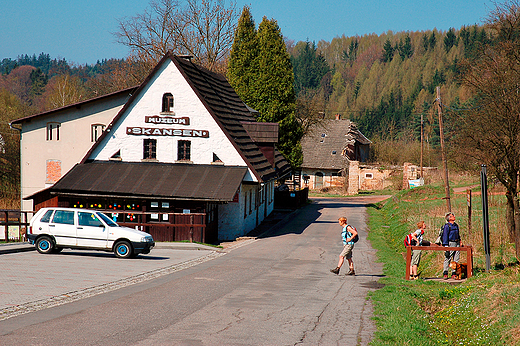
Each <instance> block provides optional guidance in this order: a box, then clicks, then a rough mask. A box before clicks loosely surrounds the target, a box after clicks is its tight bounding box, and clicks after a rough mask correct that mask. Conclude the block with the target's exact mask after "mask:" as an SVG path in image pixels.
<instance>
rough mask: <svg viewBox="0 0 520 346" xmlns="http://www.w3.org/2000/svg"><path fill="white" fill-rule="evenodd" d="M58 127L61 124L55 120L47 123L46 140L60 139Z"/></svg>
mask: <svg viewBox="0 0 520 346" xmlns="http://www.w3.org/2000/svg"><path fill="white" fill-rule="evenodd" d="M60 128H61V124H60V123H56V122H51V123H47V140H48V141H59V140H60Z"/></svg>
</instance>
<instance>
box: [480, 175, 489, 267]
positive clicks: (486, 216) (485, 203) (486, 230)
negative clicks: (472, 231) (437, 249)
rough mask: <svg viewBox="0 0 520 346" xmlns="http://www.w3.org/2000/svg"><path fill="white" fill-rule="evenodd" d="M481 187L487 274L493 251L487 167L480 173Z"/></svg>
mask: <svg viewBox="0 0 520 346" xmlns="http://www.w3.org/2000/svg"><path fill="white" fill-rule="evenodd" d="M480 186H481V188H480V189H481V191H482V227H483V229H484V252H485V254H486V272H488V273H489V270H490V269H491V250H490V247H489V214H488V199H487V172H486V165H482V170H481V171H480Z"/></svg>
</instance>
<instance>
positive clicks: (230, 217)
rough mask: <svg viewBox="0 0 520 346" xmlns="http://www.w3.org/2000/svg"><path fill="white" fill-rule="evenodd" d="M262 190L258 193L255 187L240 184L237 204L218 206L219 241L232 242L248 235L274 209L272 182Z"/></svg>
mask: <svg viewBox="0 0 520 346" xmlns="http://www.w3.org/2000/svg"><path fill="white" fill-rule="evenodd" d="M263 189H264V190H263V192H260V191H259V190H258V186H256V185H244V184H242V186H241V188H240V194H239V200H238V202H234V203H228V204H223V205H220V206H219V216H218V217H219V226H218V228H219V238H220V239H221V240H233V239H236V238H237V237H240V236H243V235H245V234H247V233H249V232H250V231H252V230H253V229H254V228H255V227H256V226H257V225H259V224H260V223H261V222H262V221H263V220H264V219H265V216H267V215H269V214H271V212H272V211H273V209H274V182H273V181H270V182H269V183H267V184H265V185H264V186H263ZM262 193H263V196H264V197H263V199H262V197H261V194H262ZM257 202H258V203H257Z"/></svg>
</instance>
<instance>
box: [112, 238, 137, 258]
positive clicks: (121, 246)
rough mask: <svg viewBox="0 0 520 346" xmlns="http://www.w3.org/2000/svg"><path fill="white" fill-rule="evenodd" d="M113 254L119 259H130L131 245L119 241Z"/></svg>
mask: <svg viewBox="0 0 520 346" xmlns="http://www.w3.org/2000/svg"><path fill="white" fill-rule="evenodd" d="M114 253H115V255H116V256H117V257H119V258H130V257H132V253H133V251H132V245H130V243H129V242H127V241H120V242H118V243H117V244H116V246H115V247H114Z"/></svg>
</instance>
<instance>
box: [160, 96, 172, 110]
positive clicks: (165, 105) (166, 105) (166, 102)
mask: <svg viewBox="0 0 520 346" xmlns="http://www.w3.org/2000/svg"><path fill="white" fill-rule="evenodd" d="M162 112H164V113H173V95H172V94H171V93H166V94H164V95H163V98H162Z"/></svg>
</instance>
